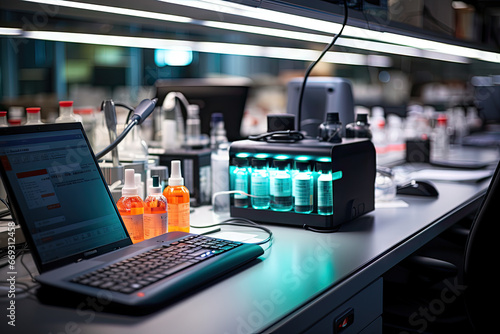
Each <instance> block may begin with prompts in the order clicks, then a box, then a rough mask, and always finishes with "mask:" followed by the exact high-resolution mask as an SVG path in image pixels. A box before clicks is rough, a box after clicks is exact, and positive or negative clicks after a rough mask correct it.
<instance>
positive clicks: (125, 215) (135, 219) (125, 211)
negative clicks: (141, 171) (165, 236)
mask: <svg viewBox="0 0 500 334" xmlns="http://www.w3.org/2000/svg"><path fill="white" fill-rule="evenodd" d="M134 178H135V177H134V170H133V169H125V184H124V185H123V188H122V197H121V198H120V199H119V200H118V202H117V203H116V206H117V208H118V212H120V215H121V217H122V220H123V222H124V223H125V227H126V228H127V231H128V234H129V235H130V238H131V239H132V242H133V243H134V244H135V243H138V242H140V241H143V240H144V223H143V218H144V202H143V201H142V199H141V198H140V197H139V195H138V191H137V187H136V185H135V179H134Z"/></svg>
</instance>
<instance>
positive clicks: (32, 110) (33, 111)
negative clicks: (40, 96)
mask: <svg viewBox="0 0 500 334" xmlns="http://www.w3.org/2000/svg"><path fill="white" fill-rule="evenodd" d="M26 112H27V113H28V114H36V113H39V112H40V108H39V107H30V108H26Z"/></svg>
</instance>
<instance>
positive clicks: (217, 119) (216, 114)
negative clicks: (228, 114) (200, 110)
mask: <svg viewBox="0 0 500 334" xmlns="http://www.w3.org/2000/svg"><path fill="white" fill-rule="evenodd" d="M211 120H212V124H215V123H218V122H222V121H223V120H224V115H222V113H220V112H214V113H213V114H212V116H211Z"/></svg>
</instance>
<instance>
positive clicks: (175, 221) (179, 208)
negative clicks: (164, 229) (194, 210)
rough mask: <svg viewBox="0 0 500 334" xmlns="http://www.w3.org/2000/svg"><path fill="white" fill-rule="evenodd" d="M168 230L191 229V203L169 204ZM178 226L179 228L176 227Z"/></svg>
mask: <svg viewBox="0 0 500 334" xmlns="http://www.w3.org/2000/svg"><path fill="white" fill-rule="evenodd" d="M167 208H168V209H167V211H168V219H167V220H168V230H169V231H171V228H172V230H174V231H179V229H178V228H181V229H182V230H185V231H186V232H187V231H189V203H180V204H171V203H168V204H167ZM176 228H177V229H176Z"/></svg>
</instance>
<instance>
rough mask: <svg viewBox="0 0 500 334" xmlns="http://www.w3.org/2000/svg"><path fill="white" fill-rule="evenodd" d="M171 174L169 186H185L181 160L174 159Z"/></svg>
mask: <svg viewBox="0 0 500 334" xmlns="http://www.w3.org/2000/svg"><path fill="white" fill-rule="evenodd" d="M170 170H171V174H170V177H169V178H168V185H169V186H183V185H184V179H183V178H182V174H181V161H180V160H172V162H171V166H170Z"/></svg>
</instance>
